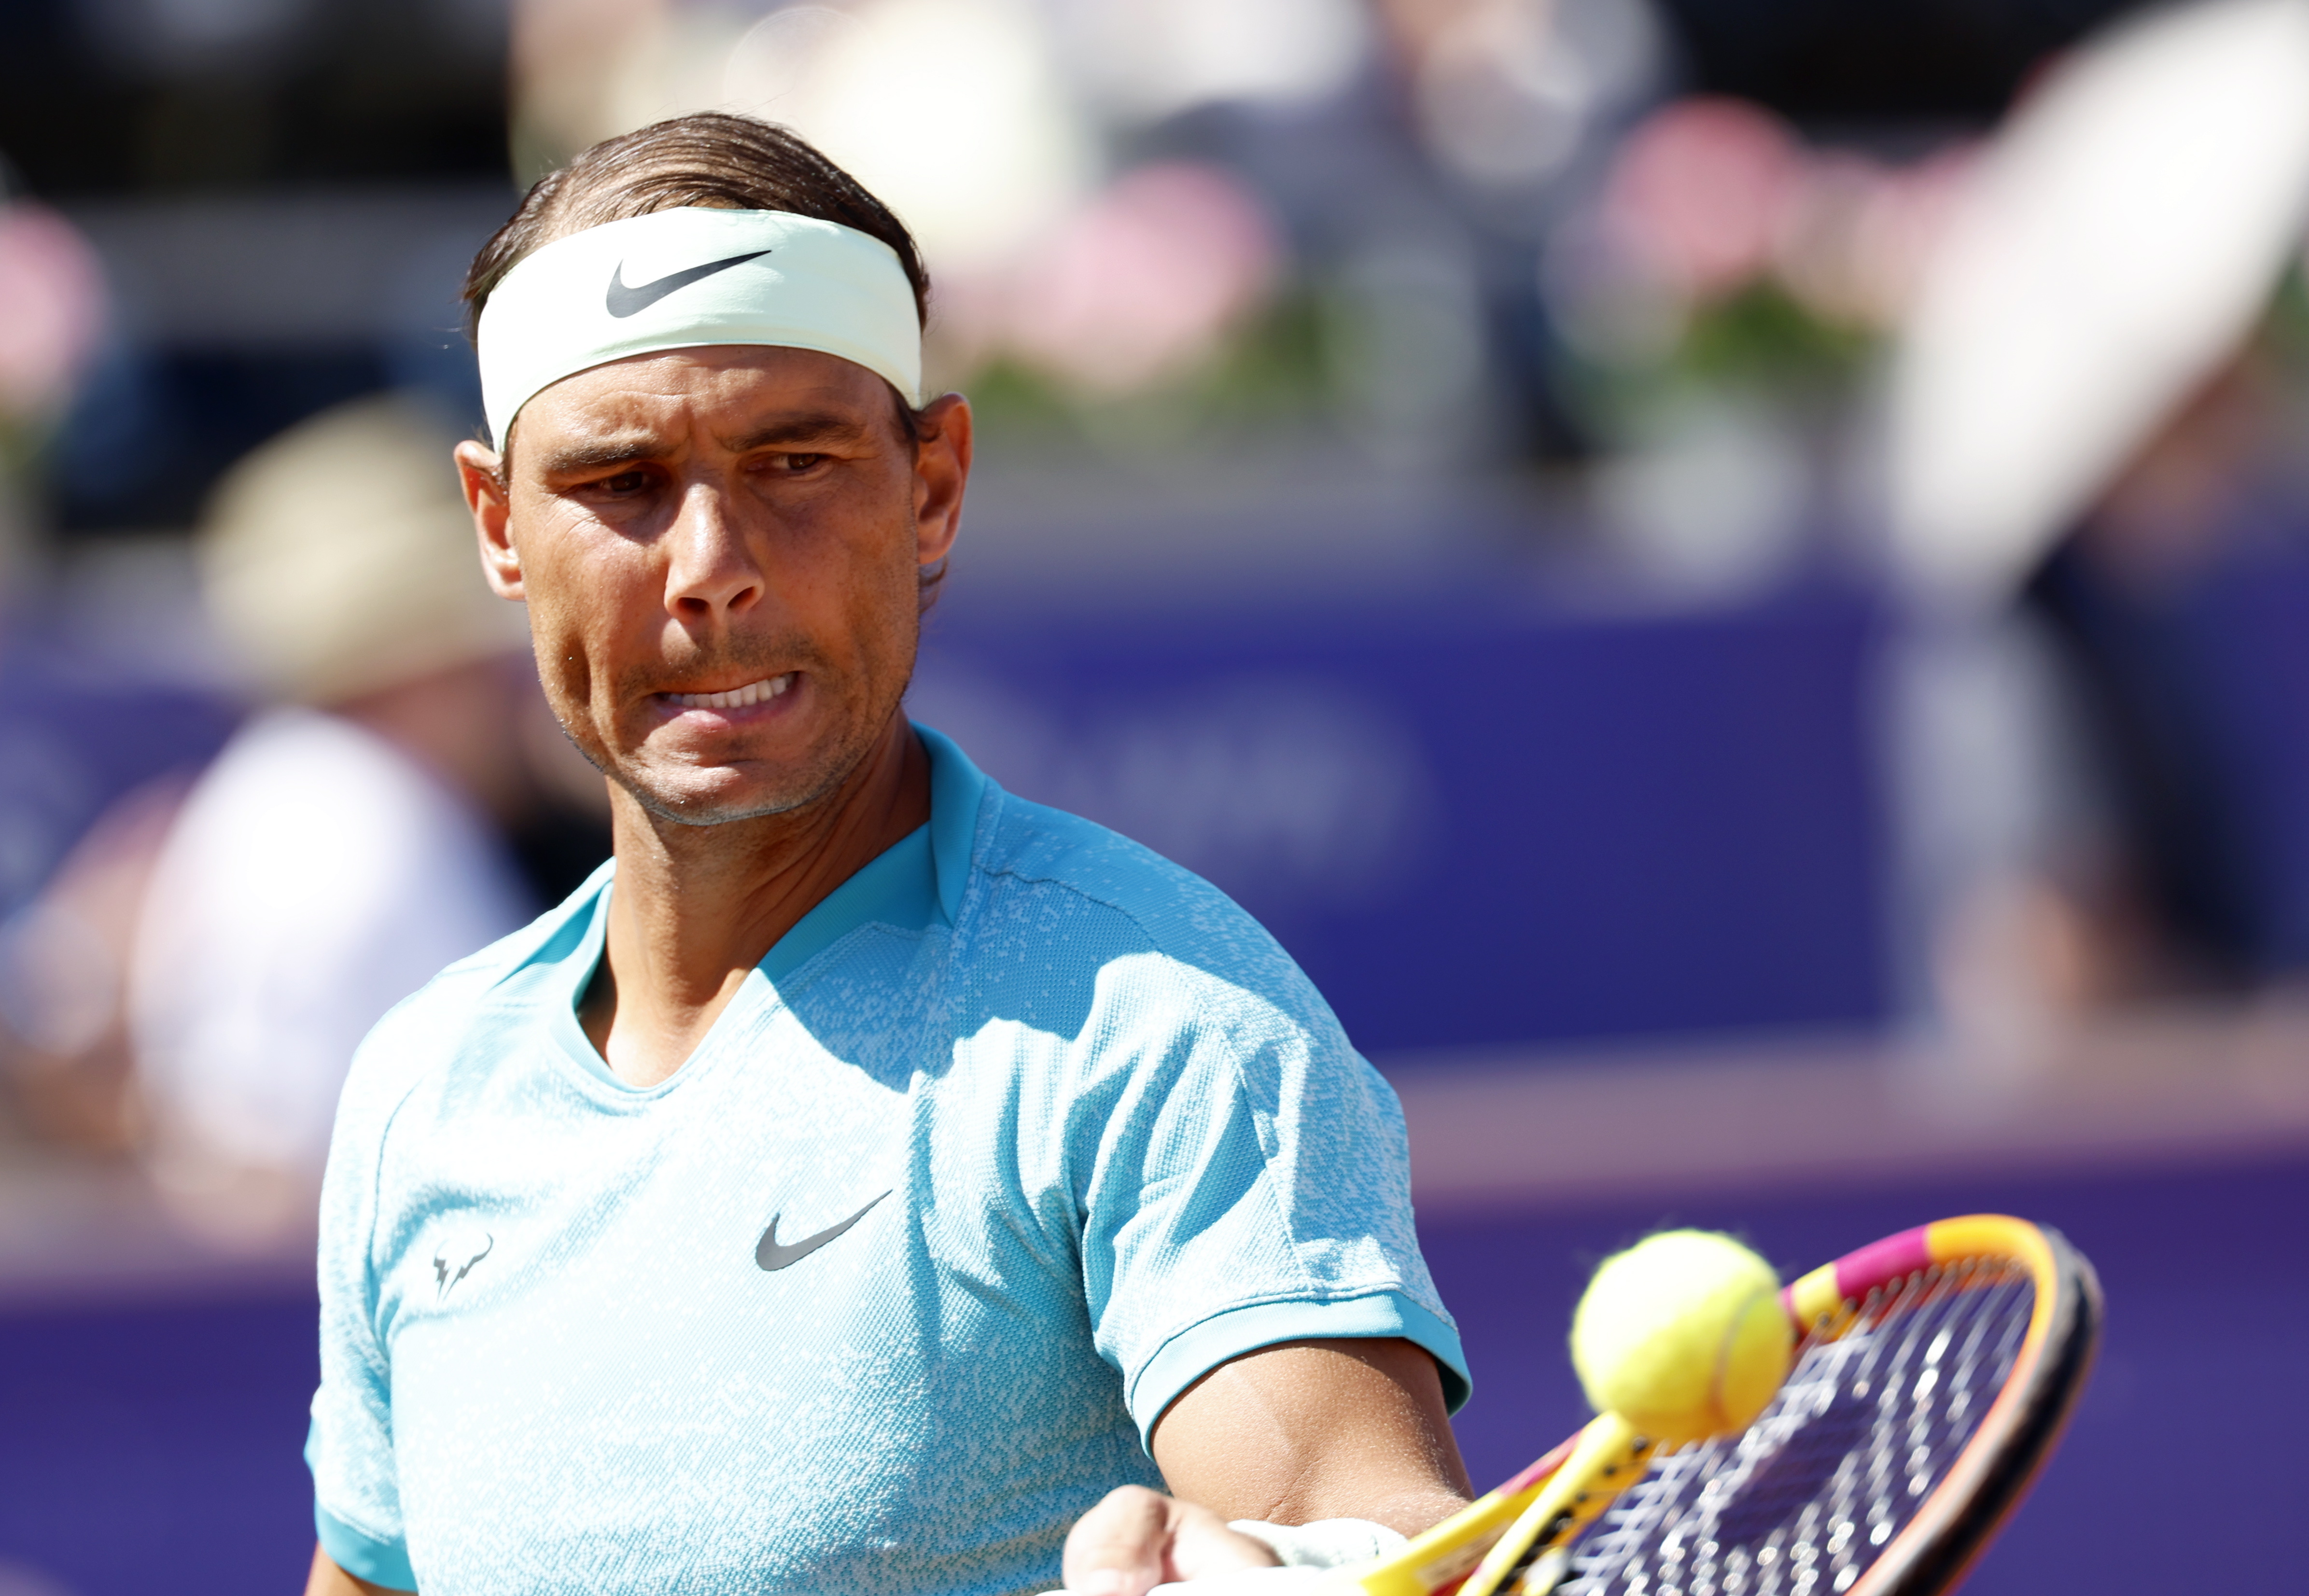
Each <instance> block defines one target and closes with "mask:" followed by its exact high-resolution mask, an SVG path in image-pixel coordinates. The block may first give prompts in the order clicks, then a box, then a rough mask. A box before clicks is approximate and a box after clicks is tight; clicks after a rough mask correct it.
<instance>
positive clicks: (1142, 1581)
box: [1066, 1485, 1275, 1596]
mask: <svg viewBox="0 0 2309 1596" xmlns="http://www.w3.org/2000/svg"><path fill="white" fill-rule="evenodd" d="M1274 1566H1275V1554H1274V1553H1273V1552H1271V1551H1268V1550H1267V1548H1266V1547H1265V1546H1264V1545H1262V1544H1261V1543H1260V1542H1258V1541H1256V1540H1252V1539H1251V1538H1250V1536H1248V1535H1238V1534H1236V1533H1235V1532H1234V1531H1232V1530H1230V1529H1228V1528H1227V1527H1226V1521H1225V1520H1224V1519H1223V1518H1221V1517H1220V1516H1219V1515H1218V1514H1215V1513H1213V1512H1212V1511H1211V1510H1210V1509H1209V1508H1207V1507H1198V1506H1197V1505H1195V1504H1194V1503H1192V1502H1181V1501H1180V1500H1178V1499H1177V1498H1176V1497H1166V1496H1164V1495H1163V1494H1162V1493H1161V1492H1160V1491H1151V1490H1148V1489H1147V1488H1146V1487H1145V1486H1143V1485H1126V1486H1122V1487H1120V1488H1117V1489H1115V1490H1111V1491H1109V1492H1108V1493H1107V1494H1106V1496H1105V1497H1104V1498H1103V1499H1102V1500H1101V1501H1100V1503H1099V1505H1097V1506H1095V1507H1094V1508H1092V1509H1091V1510H1090V1511H1089V1512H1088V1513H1085V1514H1083V1515H1082V1517H1081V1518H1079V1519H1077V1521H1076V1523H1075V1527H1074V1529H1073V1530H1072V1531H1069V1532H1068V1535H1067V1557H1066V1574H1067V1589H1068V1590H1069V1591H1079V1592H1085V1596H1145V1593H1146V1592H1148V1591H1150V1590H1153V1589H1154V1588H1155V1586H1156V1585H1161V1584H1168V1583H1172V1581H1174V1580H1182V1579H1201V1578H1203V1577H1205V1576H1206V1575H1208V1574H1227V1573H1231V1572H1232V1571H1233V1570H1235V1569H1238V1568H1272V1567H1274Z"/></svg>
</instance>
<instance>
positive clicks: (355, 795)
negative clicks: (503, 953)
mask: <svg viewBox="0 0 2309 1596" xmlns="http://www.w3.org/2000/svg"><path fill="white" fill-rule="evenodd" d="M534 912H535V906H534V905H533V904H532V903H531V902H530V901H529V894H528V893H527V891H526V890H525V888H524V887H523V884H522V883H521V881H520V879H519V877H518V876H516V875H515V871H514V868H513V867H512V864H511V862H510V861H509V860H508V858H506V855H505V853H504V850H503V849H502V848H501V846H500V845H499V844H498V842H497V839H496V837H495V836H494V834H493V833H491V831H490V830H489V826H488V824H487V823H486V822H485V821H484V820H483V819H482V818H481V817H480V816H479V815H475V814H474V813H473V812H472V810H471V808H470V807H468V806H467V805H466V804H465V803H464V802H463V800H462V799H461V798H458V797H457V796H456V795H455V794H454V793H453V792H452V791H451V790H450V789H448V788H447V787H445V786H444V785H443V784H442V783H441V782H440V781H438V780H437V779H436V778H435V777H433V776H432V775H431V774H430V773H429V772H427V771H426V770H424V769H423V768H422V767H421V766H419V764H418V763H415V762H414V761H413V760H411V758H410V757H409V756H408V755H405V754H403V753H402V752H401V751H400V750H399V749H397V748H396V747H394V746H393V745H392V744H391V743H389V742H387V741H385V739H384V738H379V737H377V736H376V735H375V734H373V733H371V732H369V731H368V730H366V729H363V728H361V727H360V726H359V725H356V724H355V723H354V722H352V721H350V720H344V719H342V718H341V717H338V716H335V715H330V714H325V713H323V712H318V711H315V710H309V709H278V710H272V711H269V712H265V713H264V714H261V715H259V716H258V717H256V718H255V720H251V721H250V722H249V723H248V724H247V725H246V727H244V728H243V729H241V730H240V732H239V733H238V734H237V735H236V736H235V737H234V738H233V739H232V740H231V742H229V744H227V745H226V746H225V748H224V751H223V752H222V753H221V754H220V755H218V757H217V759H216V760H215V762H214V763H212V764H211V765H210V766H209V768H208V769H207V771H205V772H203V774H202V776H201V778H200V780H199V781H197V782H196V783H195V786H194V788H193V789H192V791H191V793H190V794H189V795H188V797H187V798H186V802H185V806H184V808H183V810H182V811H181V812H180V813H179V815H178V816H177V821H176V824H175V825H174V827H173V828H172V829H171V831H170V833H169V838H168V841H167V842H166V843H165V844H164V845H163V847H162V850H161V852H160V860H159V863H158V865H157V867H155V869H154V872H153V876H152V881H151V887H150V890H149V892H148V894H147V896H146V899H145V903H144V909H143V915H142V918H141V921H140V924H139V926H138V928H137V936H136V947H135V956H134V958H133V960H132V961H131V974H130V978H129V991H128V1005H129V1024H130V1028H131V1035H132V1036H133V1038H134V1046H135V1052H136V1059H137V1069H138V1071H139V1074H140V1075H141V1077H142V1081H143V1089H144V1092H145V1095H146V1100H147V1102H148V1103H149V1105H150V1107H151V1111H152V1113H153V1116H154V1119H155V1124H154V1126H153V1128H154V1131H155V1133H156V1137H157V1140H158V1141H159V1143H160V1144H161V1145H162V1146H166V1147H173V1148H174V1149H175V1150H177V1152H180V1153H184V1154H190V1155H192V1156H194V1157H195V1158H199V1159H202V1160H215V1161H218V1162H221V1163H227V1164H233V1165H241V1166H254V1167H259V1168H266V1169H281V1170H285V1171H295V1172H298V1173H300V1174H307V1175H310V1176H313V1177H317V1175H318V1172H319V1170H320V1167H321V1165H322V1163H323V1161H324V1159H325V1157H326V1154H327V1152H328V1143H329V1131H330V1126H331V1123H332V1121H333V1118H334V1117H335V1113H336V1105H337V1094H338V1091H339V1089H340V1088H341V1087H342V1085H343V1083H344V1078H345V1071H346V1069H347V1067H348V1066H349V1065H350V1063H351V1061H352V1055H353V1049H354V1048H355V1047H356V1046H358V1045H359V1042H360V1040H361V1038H362V1037H363V1036H365V1035H366V1034H367V1033H368V1030H369V1028H370V1027H371V1026H372V1025H374V1024H375V1023H376V1022H377V1021H378V1020H379V1019H381V1018H383V1017H384V1015H385V1011H386V1010H387V1009H390V1008H391V1007H392V1006H393V1005H394V1004H396V1003H398V1002H400V1001H401V999H402V998H403V997H406V996H409V995H410V994H411V992H414V991H415V990H417V988H419V987H421V986H423V985H424V984H425V983H426V982H427V981H428V980H430V979H432V978H433V976H434V975H435V974H436V973H437V972H438V971H440V970H441V969H442V968H443V967H444V966H445V965H448V964H451V963H454V962H456V961H457V960H459V959H462V958H463V957H464V956H465V955H467V954H468V953H474V952H476V951H478V950H479V949H480V948H482V947H484V946H486V945H488V944H489V943H491V942H494V941H496V940H497V938H498V937H500V936H504V935H506V933H507V932H509V931H513V930H515V929H516V928H518V927H520V926H522V925H523V924H524V923H525V922H526V921H527V920H528V919H530V918H531V916H532V914H533V913H534Z"/></svg>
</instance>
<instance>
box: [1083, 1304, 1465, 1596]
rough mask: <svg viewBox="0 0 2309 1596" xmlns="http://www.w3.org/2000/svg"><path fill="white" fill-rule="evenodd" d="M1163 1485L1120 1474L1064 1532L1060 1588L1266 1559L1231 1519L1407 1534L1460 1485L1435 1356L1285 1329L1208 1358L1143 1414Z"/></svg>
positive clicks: (1134, 1589) (1139, 1591)
mask: <svg viewBox="0 0 2309 1596" xmlns="http://www.w3.org/2000/svg"><path fill="white" fill-rule="evenodd" d="M1154 1450H1155V1463H1156V1465H1157V1466H1158V1467H1160V1468H1161V1469H1162V1471H1163V1479H1164V1480H1166V1481H1167V1482H1168V1483H1169V1484H1170V1487H1171V1488H1172V1491H1173V1492H1174V1493H1175V1498H1176V1499H1174V1498H1173V1497H1163V1496H1158V1495H1156V1494H1155V1492H1153V1491H1149V1490H1146V1489H1144V1488H1140V1487H1138V1486H1125V1487H1124V1488H1121V1489H1120V1490H1117V1491H1115V1492H1113V1493H1112V1494H1111V1495H1110V1496H1108V1497H1106V1498H1105V1499H1104V1500H1103V1501H1102V1502H1100V1503H1099V1505H1097V1506H1095V1507H1094V1508H1092V1509H1091V1510H1090V1511H1089V1512H1088V1513H1086V1514H1083V1516H1082V1519H1081V1521H1080V1522H1079V1523H1077V1524H1076V1525H1075V1527H1074V1531H1073V1532H1072V1533H1071V1534H1069V1535H1068V1537H1067V1551H1066V1579H1067V1589H1068V1590H1069V1591H1079V1592H1089V1593H1093V1596H1145V1593H1146V1592H1147V1591H1149V1590H1151V1589H1152V1588H1153V1587H1155V1585H1157V1584H1161V1583H1164V1582H1165V1581H1169V1580H1180V1579H1201V1578H1204V1577H1205V1576H1206V1575H1209V1574H1224V1573H1229V1572H1232V1571H1233V1570H1235V1569H1240V1568H1258V1567H1265V1566H1270V1565H1272V1564H1273V1563H1274V1561H1275V1557H1274V1555H1273V1554H1272V1553H1270V1552H1269V1551H1268V1550H1267V1548H1266V1547H1265V1546H1263V1545H1261V1544H1259V1543H1258V1541H1255V1540H1251V1539H1250V1537H1249V1536H1247V1535H1238V1534H1236V1533H1235V1532H1234V1531H1232V1530H1229V1529H1228V1528H1227V1527H1226V1525H1227V1521H1229V1520H1231V1519H1241V1518H1249V1519H1260V1520H1264V1521H1266V1522H1267V1523H1281V1524H1304V1523H1314V1522H1315V1521H1316V1520H1318V1519H1326V1518H1360V1519H1368V1520H1370V1521H1371V1522H1372V1523H1380V1524H1385V1525H1386V1526H1387V1527H1388V1528H1389V1529H1391V1530H1395V1531H1399V1532H1401V1533H1403V1534H1405V1535H1415V1534H1417V1533H1419V1531H1422V1530H1425V1529H1427V1528H1429V1527H1431V1525H1434V1524H1438V1523H1441V1522H1442V1521H1443V1520H1444V1519H1446V1518H1449V1516H1450V1515H1451V1514H1454V1513H1456V1512H1457V1511H1458V1510H1459V1509H1460V1508H1461V1507H1464V1506H1465V1505H1466V1504H1467V1501H1468V1498H1469V1497H1472V1496H1473V1495H1474V1491H1473V1489H1472V1488H1470V1487H1469V1485H1468V1483H1467V1470H1466V1465H1465V1464H1464V1463H1462V1462H1460V1461H1459V1447H1458V1444H1457V1441H1455V1440H1454V1439H1453V1437H1452V1435H1451V1422H1450V1419H1449V1415H1448V1414H1447V1413H1446V1412H1445V1411H1444V1403H1443V1381H1442V1376H1440V1374H1438V1373H1437V1371H1436V1367H1435V1360H1434V1359H1432V1358H1431V1357H1430V1356H1429V1355H1428V1354H1427V1352H1426V1351H1425V1350H1423V1349H1422V1348H1420V1347H1418V1346H1415V1345H1414V1344H1413V1343H1412V1342H1407V1341H1400V1340H1385V1341H1346V1340H1343V1341H1310V1342H1284V1344H1282V1345H1280V1346H1275V1347H1265V1348H1262V1349H1260V1350H1258V1351H1256V1352H1250V1353H1246V1354H1245V1355H1244V1356H1242V1357H1241V1358H1238V1359H1234V1360H1233V1361H1232V1363H1224V1364H1221V1365H1220V1366H1219V1367H1217V1368H1215V1369H1213V1370H1212V1371H1211V1372H1210V1373H1209V1374H1207V1375H1205V1376H1203V1377H1202V1378H1201V1379H1199V1380H1198V1381H1196V1382H1195V1384H1193V1385H1190V1386H1189V1387H1188V1388H1187V1389H1186V1391H1185V1392H1184V1393H1181V1394H1180V1397H1179V1399H1178V1400H1177V1401H1176V1402H1172V1404H1171V1406H1170V1408H1169V1409H1168V1410H1167V1411H1164V1413H1163V1417H1162V1418H1161V1419H1157V1420H1156V1421H1155V1433H1154Z"/></svg>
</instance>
